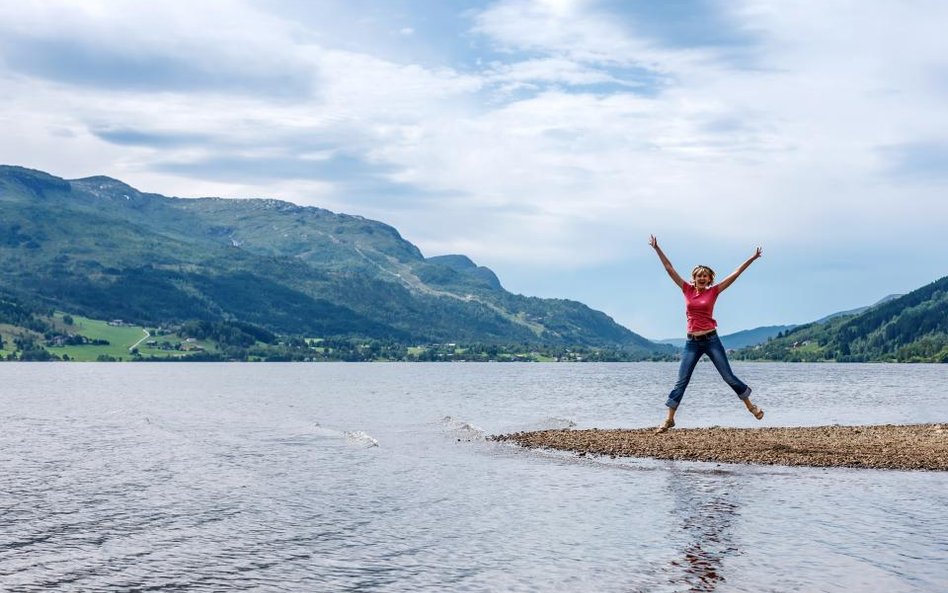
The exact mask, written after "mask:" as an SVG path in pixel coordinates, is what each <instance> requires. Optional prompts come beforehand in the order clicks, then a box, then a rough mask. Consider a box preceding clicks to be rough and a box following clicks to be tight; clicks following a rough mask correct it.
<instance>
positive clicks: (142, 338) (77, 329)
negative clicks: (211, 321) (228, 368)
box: [46, 313, 215, 361]
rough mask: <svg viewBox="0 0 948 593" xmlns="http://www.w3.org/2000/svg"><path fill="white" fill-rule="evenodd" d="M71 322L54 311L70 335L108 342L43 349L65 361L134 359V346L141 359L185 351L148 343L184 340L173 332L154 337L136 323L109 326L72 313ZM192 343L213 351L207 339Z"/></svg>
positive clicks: (171, 356)
mask: <svg viewBox="0 0 948 593" xmlns="http://www.w3.org/2000/svg"><path fill="white" fill-rule="evenodd" d="M72 318H73V323H72V325H67V324H66V323H65V322H64V321H63V314H62V313H56V315H55V318H54V319H55V323H56V325H57V326H58V327H59V328H60V329H64V330H66V331H68V332H69V333H72V334H79V335H82V336H85V337H87V338H89V339H90V340H107V341H108V342H109V344H108V345H101V346H100V345H91V344H84V345H82V346H47V347H46V349H47V350H49V352H50V353H52V354H55V355H56V356H60V357H63V356H64V355H65V356H68V357H69V360H77V361H95V360H99V358H100V357H104V356H108V357H111V358H114V359H116V360H134V358H135V357H134V356H133V354H132V351H131V349H132V347H136V344H137V348H138V352H139V353H140V354H141V355H142V356H143V357H145V358H148V357H157V358H179V357H181V356H185V355H186V354H188V353H187V352H184V351H180V350H162V349H160V348H158V347H157V346H152V345H148V344H147V343H146V342H148V341H152V340H154V341H157V342H165V341H166V342H172V343H175V342H184V340H185V339H186V338H183V337H181V336H178V335H175V334H167V335H162V336H154V335H150V334H153V333H154V331H153V330H152V331H150V332H146V329H145V328H144V327H141V326H138V325H118V326H117V325H109V323H108V322H106V321H102V320H100V319H89V318H88V317H81V316H79V315H73V316H72ZM191 344H192V346H200V347H201V348H203V349H204V350H207V351H214V349H215V348H214V345H213V344H211V343H209V342H207V341H200V342H192V343H191Z"/></svg>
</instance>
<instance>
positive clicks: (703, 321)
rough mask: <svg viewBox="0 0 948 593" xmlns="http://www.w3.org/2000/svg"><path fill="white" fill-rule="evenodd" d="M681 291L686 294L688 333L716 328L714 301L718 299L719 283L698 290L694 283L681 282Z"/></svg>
mask: <svg viewBox="0 0 948 593" xmlns="http://www.w3.org/2000/svg"><path fill="white" fill-rule="evenodd" d="M681 292H682V293H683V294H684V295H685V317H687V318H688V333H689V334H695V333H699V332H706V331H710V330H712V329H715V328H716V327H717V326H718V322H717V321H715V320H714V318H713V317H712V315H713V314H714V302H715V301H716V300H718V293H720V292H721V291H720V289H718V285H717V284H715V285H714V286H712V287H711V288H706V289H704V290H703V291H700V292H699V291H698V289H697V288H695V287H694V285H693V284H688V283H687V282H685V281H682V283H681Z"/></svg>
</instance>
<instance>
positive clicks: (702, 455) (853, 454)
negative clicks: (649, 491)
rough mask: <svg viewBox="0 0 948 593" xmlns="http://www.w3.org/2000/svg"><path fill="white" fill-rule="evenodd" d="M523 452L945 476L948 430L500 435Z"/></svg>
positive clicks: (710, 430) (900, 428) (703, 430)
mask: <svg viewBox="0 0 948 593" xmlns="http://www.w3.org/2000/svg"><path fill="white" fill-rule="evenodd" d="M490 438H491V440H495V441H511V442H515V443H517V444H519V445H522V446H524V447H531V448H546V449H558V450H564V451H574V452H576V453H578V454H579V455H581V456H582V455H609V456H612V457H653V458H657V459H678V460H688V461H716V462H725V463H756V464H765V465H803V466H815V467H854V468H875V469H899V470H932V471H948V426H946V425H944V424H911V425H895V424H886V425H878V426H816V427H802V428H722V427H719V426H712V427H710V428H687V429H674V428H673V429H671V430H669V431H668V432H666V433H664V434H656V433H655V429H635V430H626V429H613V430H600V429H597V428H592V429H588V430H571V429H565V430H540V431H535V432H518V433H513V434H503V435H495V436H491V437H490Z"/></svg>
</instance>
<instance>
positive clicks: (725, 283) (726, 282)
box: [718, 247, 764, 292]
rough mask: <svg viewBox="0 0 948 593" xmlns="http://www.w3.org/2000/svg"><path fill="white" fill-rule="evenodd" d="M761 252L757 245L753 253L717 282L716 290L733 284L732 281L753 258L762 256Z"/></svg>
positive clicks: (719, 290)
mask: <svg viewBox="0 0 948 593" xmlns="http://www.w3.org/2000/svg"><path fill="white" fill-rule="evenodd" d="M763 254H764V252H763V250H762V249H761V248H760V247H758V248H757V251H755V252H754V255H752V256H750V257H749V258H747V261H746V262H744V263H742V264H741V266H740V267H739V268H737V269H736V270H734V271H733V272H731V273H730V274H729V275H728V277H727V278H725V279H724V280H721V282H720V283H719V284H718V292H723V291H724V289H725V288H727V287H728V286H730V285H731V284H733V283H734V281H735V280H737V277H738V276H740V275H741V274H742V273H743V272H744V270H746V269H747V267H748V266H749V265H751V264H752V263H754V260H755V259H757V258H758V257H760V256H762V255H763Z"/></svg>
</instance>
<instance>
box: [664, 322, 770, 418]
mask: <svg viewBox="0 0 948 593" xmlns="http://www.w3.org/2000/svg"><path fill="white" fill-rule="evenodd" d="M702 354H707V355H708V358H710V359H711V362H712V363H714V368H716V369H718V372H719V373H721V378H722V379H724V382H725V383H727V384H728V385H730V386H731V389H733V390H734V393H736V394H737V396H738V397H739V398H741V399H747V398H748V397H750V394H751V388H750V387H748V386H747V385H746V384H745V383H744V382H743V381H741V380H740V379H738V378H737V377H736V376H735V375H734V372H733V371H732V370H731V365H730V364H729V363H728V361H727V353H726V352H724V344H722V343H721V338H719V337H718V336H717V335H716V334H715V335H713V336H710V337H704V336H701V337H700V338H699V339H691V338H689V339H688V341H687V342H685V350H684V352H682V354H681V365H680V366H679V367H678V381H677V382H676V383H675V387H674V389H672V391H671V393H669V394H668V401H666V402H665V405H666V406H668V407H669V408H678V404H680V403H681V398H682V397H683V396H684V395H685V388H686V387H688V382H689V381H691V374H692V373H693V372H694V370H695V366H697V364H698V360H699V359H700V358H701V355H702Z"/></svg>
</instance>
